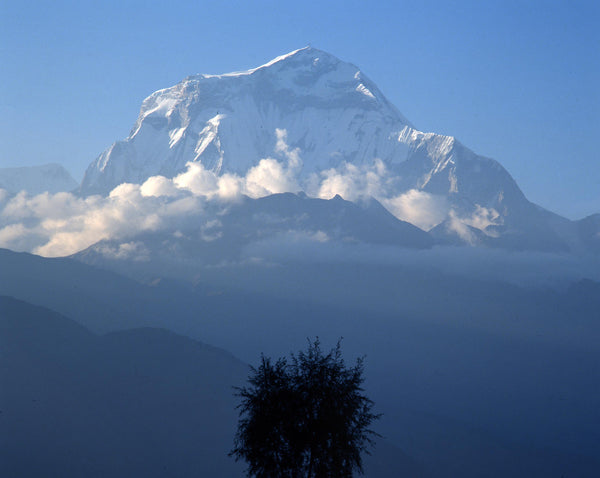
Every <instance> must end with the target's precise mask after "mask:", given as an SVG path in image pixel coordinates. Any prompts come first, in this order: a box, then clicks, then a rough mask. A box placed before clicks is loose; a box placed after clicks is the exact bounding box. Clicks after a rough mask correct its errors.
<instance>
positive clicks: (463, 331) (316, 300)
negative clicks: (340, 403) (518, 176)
mask: <svg viewBox="0 0 600 478" xmlns="http://www.w3.org/2000/svg"><path fill="white" fill-rule="evenodd" d="M316 338H318V340H320V343H322V344H323V348H324V349H331V348H332V347H334V346H335V345H336V344H337V343H338V342H339V343H340V344H341V350H342V351H343V357H344V359H345V360H346V363H348V364H350V363H353V362H354V361H355V360H356V359H357V358H361V357H364V383H362V387H363V388H364V393H365V395H366V396H367V397H368V398H369V399H370V400H372V403H373V411H374V413H376V414H381V417H380V418H379V419H378V420H376V421H374V422H373V424H372V428H373V431H374V432H376V433H377V434H378V436H376V438H375V439H374V446H373V447H372V449H371V448H370V450H371V453H370V454H366V453H365V454H363V455H362V456H363V459H364V473H365V476H367V477H369V478H388V477H390V478H391V477H400V476H407V477H408V476H410V477H424V478H425V477H426V478H437V477H440V478H441V477H473V478H475V477H490V478H493V477H498V478H499V477H506V476H512V477H540V478H542V477H544V478H546V477H557V478H558V477H563V476H564V477H596V476H599V473H600V431H599V430H600V346H599V344H600V214H595V215H591V216H588V217H586V218H583V219H580V220H571V219H567V218H565V217H562V216H560V215H558V214H555V213H554V212H552V211H549V210H546V209H544V208H542V207H541V206H539V205H537V204H534V203H533V202H530V201H529V200H528V199H527V198H526V197H525V194H524V193H523V192H522V191H521V189H520V188H519V186H518V185H517V183H516V181H515V180H514V179H513V178H512V177H511V175H510V174H509V173H508V171H506V169H504V168H503V166H502V165H501V164H500V163H499V162H497V161H495V160H492V159H490V158H487V157H484V156H480V155H478V154H476V153H475V152H473V151H471V150H470V149H468V148H467V147H466V146H465V145H463V144H462V143H460V142H459V141H458V140H456V139H455V138H453V137H450V136H444V135H438V134H435V133H426V132H422V131H419V130H418V129H417V128H416V127H415V126H414V125H413V124H412V123H411V122H410V121H409V120H408V119H406V118H405V117H404V116H403V115H402V114H401V113H400V112H399V111H398V110H397V109H396V107H395V106H393V105H392V104H391V103H390V102H389V101H388V100H387V99H386V98H385V96H384V95H383V94H382V93H381V91H380V90H379V89H378V87H377V86H376V85H375V84H374V83H373V82H372V81H371V80H369V78H367V77H366V76H365V75H364V73H363V72H362V71H360V70H359V69H358V68H357V67H356V66H354V65H352V64H350V63H346V62H343V61H341V60H339V59H337V58H336V57H334V56H333V55H331V54H329V53H326V52H324V51H321V50H318V49H315V48H312V47H307V48H303V49H300V50H296V51H294V52H291V53H289V54H287V55H282V56H280V57H277V58H275V59H274V60H272V61H271V62H269V63H267V64H265V65H263V66H260V67H258V68H254V69H252V70H248V71H243V72H237V73H229V74H224V75H194V76H190V77H188V78H186V79H185V80H183V81H182V82H180V83H178V84H177V85H175V86H172V87H170V88H165V89H161V90H158V91H156V92H155V93H153V94H152V95H150V96H149V97H148V98H146V100H144V102H143V104H142V107H141V110H140V114H139V117H138V119H137V121H136V122H135V124H134V126H133V128H132V130H131V133H130V135H129V136H128V137H127V138H126V139H125V140H122V141H117V142H115V143H114V144H113V145H111V146H110V147H108V148H107V149H106V150H105V151H104V152H103V153H101V154H100V155H99V156H98V158H96V160H94V161H93V162H92V163H91V164H90V165H89V167H88V169H87V171H86V173H85V176H84V178H83V180H82V181H81V183H77V182H75V181H74V180H73V178H72V177H70V175H69V173H68V172H67V171H66V170H64V168H62V166H60V165H45V166H43V167H41V166H40V167H29V168H27V167H24V168H0V476H3V477H4V476H6V477H36V476H47V477H61V478H69V477H81V476H86V477H108V476H110V477H113V476H114V477H187V476H201V477H241V476H244V474H245V471H246V464H245V463H244V462H243V460H242V461H235V460H234V458H233V457H232V456H229V453H230V452H231V450H232V448H233V446H234V438H235V436H236V427H237V426H238V420H239V418H240V417H239V408H236V407H237V406H238V405H239V397H238V396H236V390H239V387H244V386H245V385H246V384H247V383H248V377H249V374H251V371H252V370H255V369H256V367H257V364H258V363H259V361H260V360H261V354H262V355H263V356H265V357H273V358H274V359H276V358H277V357H285V356H289V354H290V353H292V354H293V353H295V352H296V351H299V350H303V349H305V348H306V345H307V340H308V341H309V343H311V342H310V341H313V340H315V339H316ZM251 366H252V367H255V369H252V368H251ZM236 387H238V388H236ZM286 476H287V475H286ZM290 476H291V475H290ZM302 476H305V475H302ZM307 476H308V475H307ZM311 476H313V475H311ZM327 476H329V475H327ZM332 476H333V475H332ZM335 476H338V475H335Z"/></svg>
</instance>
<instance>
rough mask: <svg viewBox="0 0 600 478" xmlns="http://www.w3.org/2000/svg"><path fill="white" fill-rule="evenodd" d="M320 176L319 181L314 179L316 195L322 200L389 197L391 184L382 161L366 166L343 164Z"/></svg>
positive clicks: (377, 160) (376, 160) (378, 160)
mask: <svg viewBox="0 0 600 478" xmlns="http://www.w3.org/2000/svg"><path fill="white" fill-rule="evenodd" d="M320 176H321V177H320V178H319V179H317V180H315V179H314V178H313V189H315V186H314V185H316V194H315V195H316V196H317V197H320V198H322V199H330V198H332V197H334V196H335V195H336V194H339V195H340V196H342V197H343V198H344V199H347V200H348V201H357V200H360V199H364V198H368V197H375V198H381V197H385V196H386V195H387V193H388V189H389V182H390V178H389V175H388V174H387V170H386V167H385V164H384V163H383V161H381V160H380V159H375V160H374V161H373V163H372V164H370V165H364V166H356V165H354V164H351V163H343V164H342V165H341V166H339V167H338V168H332V169H328V170H326V171H323V172H322V173H321V175H320ZM311 192H312V191H311Z"/></svg>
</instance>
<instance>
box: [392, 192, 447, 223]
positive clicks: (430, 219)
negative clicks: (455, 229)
mask: <svg viewBox="0 0 600 478" xmlns="http://www.w3.org/2000/svg"><path fill="white" fill-rule="evenodd" d="M381 203H382V204H383V205H384V206H385V207H386V208H387V209H388V211H390V212H391V213H392V214H393V215H394V216H396V217H397V218H398V219H402V220H403V221H407V222H410V223H411V224H414V225H415V226H418V227H420V228H421V229H424V230H425V231H428V230H429V229H431V228H432V227H435V226H437V225H438V224H439V223H441V222H442V221H443V220H444V219H445V218H446V217H447V216H448V213H449V212H450V205H449V204H448V201H447V200H446V198H445V197H444V196H437V195H434V194H429V193H427V192H425V191H419V190H417V189H411V190H410V191H407V192H406V193H404V194H401V195H399V196H395V197H392V198H387V199H386V198H383V199H382V200H381Z"/></svg>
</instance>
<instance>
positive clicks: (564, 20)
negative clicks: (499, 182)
mask: <svg viewBox="0 0 600 478" xmlns="http://www.w3.org/2000/svg"><path fill="white" fill-rule="evenodd" d="M598 24H600V6H598V2H594V1H588V2H584V1H572V2H568V1H562V2H557V1H528V2H522V1H510V0H506V1H493V0H491V1H486V2H469V1H456V2H453V1H445V2H434V1H420V2H416V1H411V2H401V1H394V2H377V3H376V4H375V3H372V2H371V3H369V2H364V1H363V2H359V1H351V0H346V1H343V2H338V1H321V2H312V1H306V2H303V3H299V2H293V3H292V2H283V1H280V2H271V1H247V2H230V1H217V0H213V1H211V2H202V1H196V2H192V1H189V2H180V1H176V0H173V1H170V2H153V1H144V2H134V1H126V0H122V1H105V2H91V1H84V0H80V1H77V2H68V1H61V0H57V1H53V2H50V1H48V2H41V1H37V2H30V1H26V0H24V1H18V2H17V1H9V0H2V1H0V167H8V166H19V165H33V164H41V163H46V162H59V163H62V164H64V165H65V166H66V167H67V168H68V169H69V170H70V171H71V172H72V174H73V175H74V176H75V177H76V179H78V180H79V179H80V178H81V176H82V175H83V171H84V170H85V168H86V167H87V165H88V164H89V163H90V162H91V161H92V160H93V159H94V158H95V157H96V156H97V155H98V154H99V153H100V152H101V151H102V150H104V149H105V148H106V147H108V146H109V145H110V144H111V143H112V142H113V141H115V140H117V139H122V138H124V137H126V136H127V134H128V133H129V130H130V128H131V126H132V125H133V122H134V121H135V119H136V117H137V113H138V111H139V107H140V104H141V102H142V100H143V99H144V98H145V97H146V96H148V95H149V94H150V93H152V92H153V91H155V90H157V89H159V88H164V87H167V86H171V85H173V84H175V83H177V82H178V81H180V80H181V79H182V78H184V77H185V76H188V75H190V74H194V73H224V72H228V71H232V70H241V69H247V68H251V67H255V66H258V65H260V64H262V63H265V62H266V61H268V60H270V59H272V58H273V57H275V56H277V55H280V54H283V53H286V52H288V51H291V50H294V49H297V48H300V47H302V46H305V45H307V44H311V45H312V46H314V47H316V48H320V49H322V50H326V51H328V52H330V53H332V54H334V55H336V56H338V57H339V58H341V59H342V60H345V61H349V62H351V63H354V64H356V65H358V66H359V67H360V68H361V69H362V70H363V71H364V72H365V73H366V74H367V75H368V76H369V77H370V78H371V79H372V80H373V81H375V83H376V84H377V85H378V86H379V87H380V89H381V90H382V91H383V93H384V94H385V95H386V96H387V97H388V98H389V99H390V100H391V101H392V102H393V103H394V104H395V105H396V106H397V107H398V109H399V110H400V111H401V112H402V113H403V114H404V115H405V116H406V117H407V118H409V119H410V120H411V121H412V122H413V123H414V124H415V125H416V126H417V127H418V128H419V129H421V130H424V131H435V132H437V133H443V134H450V135H453V136H456V137H457V138H458V139H459V140H461V141H462V142H463V143H464V144H466V145H467V146H469V147H470V148H471V149H473V150H475V151H476V152H477V153H480V154H483V155H485V156H490V157H493V158H494V159H497V160H498V161H500V162H501V163H502V164H503V165H504V166H505V167H506V168H507V169H508V171H509V172H510V173H511V174H512V175H513V177H514V178H515V179H516V180H517V182H518V183H519V185H520V186H521V188H522V189H523V191H524V192H525V194H526V195H527V196H528V197H529V199H531V200H533V201H534V202H537V203H539V204H541V205H542V206H544V207H547V208H549V209H551V210H554V211H556V212H559V213H561V214H564V215H567V216H568V217H572V218H578V217H582V216H585V215H587V214H591V213H594V212H600V162H599V160H600V158H599V154H598V149H599V148H598V147H597V143H598V139H599V138H600V93H599V85H600V29H598Z"/></svg>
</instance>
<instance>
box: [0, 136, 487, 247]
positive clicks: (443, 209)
mask: <svg viewBox="0 0 600 478" xmlns="http://www.w3.org/2000/svg"><path fill="white" fill-rule="evenodd" d="M275 134H276V139H277V142H276V147H275V151H274V156H276V157H269V158H264V159H261V160H260V161H259V162H258V164H256V165H255V166H254V167H252V168H250V169H249V170H248V171H247V172H246V174H245V175H243V176H241V175H237V174H231V173H225V174H216V173H214V172H213V171H210V170H207V169H206V168H205V167H204V166H203V165H202V164H201V163H188V164H187V169H186V171H184V172H182V173H181V174H179V175H178V176H175V177H174V178H166V177H163V176H154V177H151V178H148V179H147V180H146V181H145V182H144V183H142V184H130V183H124V184H121V185H119V186H117V187H116V188H115V189H113V190H112V191H111V193H110V194H109V195H108V196H107V197H102V196H89V197H79V196H76V195H74V194H71V193H64V192H63V193H57V194H49V193H43V194H38V195H34V196H30V195H28V194H27V193H26V192H21V193H19V194H16V195H13V196H10V195H9V194H8V193H7V192H6V191H3V190H0V247H5V248H9V249H12V250H16V251H26V252H33V253H35V254H39V255H43V256H53V257H54V256H65V255H70V254H73V253H76V252H78V251H81V250H83V249H85V248H87V247H89V246H91V245H92V244H94V243H96V242H98V241H101V240H104V239H114V240H122V241H124V242H123V243H124V244H135V242H131V241H132V240H133V238H134V237H135V236H136V235H137V234H139V233H143V232H146V231H160V230H172V231H177V230H183V229H185V228H186V227H191V225H197V224H199V223H200V222H201V221H202V216H203V214H204V212H205V210H206V208H207V207H210V208H213V209H214V205H215V204H216V205H218V206H219V205H222V206H223V207H226V206H227V204H230V203H232V202H235V201H238V200H239V199H240V198H241V197H242V196H244V195H245V196H249V197H251V198H258V197H263V196H267V195H270V194H275V193H282V192H299V191H302V190H303V191H305V192H306V193H307V194H308V195H309V196H313V197H318V198H323V199H330V198H332V197H333V196H335V195H336V194H339V195H340V196H342V197H343V198H344V199H347V200H350V201H355V202H356V201H361V200H363V199H367V198H371V197H374V198H376V199H377V200H379V201H380V202H381V203H382V204H383V205H384V206H385V207H386V208H387V209H388V210H389V211H390V212H391V213H392V214H394V215H395V216H396V217H398V218H399V219H402V220H404V221H408V222H410V223H412V224H415V225H416V226H418V227H421V228H422V229H425V230H428V229H430V228H432V227H434V226H435V225H437V224H439V223H440V222H442V221H443V220H445V219H446V218H447V217H452V216H451V213H452V209H451V206H450V205H449V204H448V202H447V200H446V198H445V197H443V196H435V195H432V194H429V193H426V192H424V191H419V190H410V191H406V192H403V193H402V194H398V193H397V192H395V191H394V187H393V185H394V182H395V180H396V178H394V177H393V175H392V174H390V173H389V171H388V170H387V169H386V166H385V164H384V163H383V162H382V161H380V160H377V159H376V160H375V161H373V163H372V164H370V165H364V166H356V165H353V164H349V163H343V164H341V165H340V166H339V167H337V168H332V169H329V170H325V171H323V172H321V173H319V174H313V175H312V176H310V177H309V178H308V179H307V180H304V181H300V179H299V178H300V173H301V170H302V159H301V155H300V151H299V149H297V148H296V149H292V148H290V147H289V145H288V143H287V132H286V131H285V130H282V129H277V130H276V131H275ZM493 213H494V212H490V211H487V210H485V211H484V210H481V211H476V213H475V214H474V216H473V218H472V221H470V220H467V223H469V224H470V225H474V226H475V227H479V226H480V225H485V224H484V223H490V222H491V221H492V220H493V219H490V218H492V217H493ZM454 219H456V221H455V222H456V226H455V227H456V229H457V231H458V232H460V231H461V230H462V229H461V224H462V223H461V222H460V221H459V220H458V218H454ZM467 219H468V218H467ZM471 223H472V224H471ZM463 229H464V227H463ZM206 237H207V240H209V239H211V238H212V239H213V240H214V239H215V238H214V234H211V232H210V231H207V232H206ZM137 250H138V249H137V248H135V247H133V246H128V247H125V248H123V250H119V251H113V255H116V257H126V256H127V254H131V253H132V252H135V251H137Z"/></svg>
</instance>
